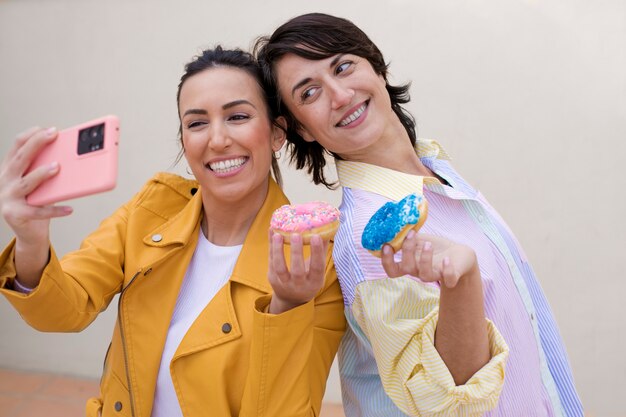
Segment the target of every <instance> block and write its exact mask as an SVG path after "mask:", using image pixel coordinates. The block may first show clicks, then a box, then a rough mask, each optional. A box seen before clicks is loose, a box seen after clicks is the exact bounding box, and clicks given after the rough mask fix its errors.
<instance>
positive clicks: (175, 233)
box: [143, 178, 289, 293]
mask: <svg viewBox="0 0 626 417" xmlns="http://www.w3.org/2000/svg"><path fill="white" fill-rule="evenodd" d="M284 204H289V200H287V197H285V194H284V193H283V192H282V190H281V189H280V187H279V186H278V184H276V182H275V181H274V180H273V179H272V178H270V179H269V185H268V192H267V197H266V198H265V201H264V202H263V205H262V206H261V209H260V210H259V212H258V214H257V216H256V217H255V219H254V221H253V222H252V225H251V226H250V230H249V231H248V234H247V236H246V239H245V241H244V243H243V248H242V249H241V253H240V255H239V258H238V260H237V263H236V264H235V268H234V269H233V273H232V276H231V280H232V281H236V282H239V283H242V284H245V285H248V286H250V287H253V288H256V289H258V290H260V291H264V292H267V293H269V292H271V286H270V284H269V282H268V280H267V269H268V254H269V237H268V228H269V224H270V220H271V218H272V213H273V212H274V210H276V209H277V208H278V207H280V206H282V205H284ZM202 216H203V209H202V196H201V190H198V192H196V193H195V195H194V196H193V197H192V198H191V200H190V202H189V203H188V204H187V205H186V206H185V207H184V208H183V209H182V210H181V211H180V212H178V213H177V214H176V215H175V216H174V217H172V218H171V219H169V220H168V221H167V222H165V223H163V224H162V225H161V226H159V227H157V228H156V229H154V230H152V231H151V232H150V233H149V234H147V235H146V236H144V238H143V242H144V243H145V244H146V245H148V246H152V247H158V248H163V247H167V246H170V245H183V246H184V245H187V244H188V243H190V241H191V240H192V239H193V240H194V241H195V239H196V238H197V234H198V233H199V230H198V228H199V227H200V220H201V219H202ZM190 219H196V221H195V222H194V221H190Z"/></svg>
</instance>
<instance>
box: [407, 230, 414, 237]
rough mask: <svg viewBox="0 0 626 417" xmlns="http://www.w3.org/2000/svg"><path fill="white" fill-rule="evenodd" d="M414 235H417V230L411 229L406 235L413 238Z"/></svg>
mask: <svg viewBox="0 0 626 417" xmlns="http://www.w3.org/2000/svg"><path fill="white" fill-rule="evenodd" d="M413 236H415V230H413V229H411V230H409V233H408V234H407V235H406V238H407V239H413Z"/></svg>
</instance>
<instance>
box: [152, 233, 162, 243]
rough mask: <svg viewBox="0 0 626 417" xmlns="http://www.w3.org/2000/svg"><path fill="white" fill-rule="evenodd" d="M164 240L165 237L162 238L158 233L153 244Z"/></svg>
mask: <svg viewBox="0 0 626 417" xmlns="http://www.w3.org/2000/svg"><path fill="white" fill-rule="evenodd" d="M162 240H163V236H161V235H160V234H158V233H156V234H154V235H152V241H153V242H160V241H162Z"/></svg>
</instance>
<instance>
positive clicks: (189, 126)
mask: <svg viewBox="0 0 626 417" xmlns="http://www.w3.org/2000/svg"><path fill="white" fill-rule="evenodd" d="M205 124H207V122H202V121H196V120H194V121H192V122H189V123H187V129H189V130H194V129H198V128H200V127H201V126H204V125H205Z"/></svg>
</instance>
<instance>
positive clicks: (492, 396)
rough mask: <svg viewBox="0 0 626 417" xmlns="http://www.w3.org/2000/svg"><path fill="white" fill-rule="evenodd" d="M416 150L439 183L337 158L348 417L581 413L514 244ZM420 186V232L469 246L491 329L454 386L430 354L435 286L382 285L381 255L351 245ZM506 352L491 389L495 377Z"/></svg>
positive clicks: (437, 160) (435, 148)
mask: <svg viewBox="0 0 626 417" xmlns="http://www.w3.org/2000/svg"><path fill="white" fill-rule="evenodd" d="M416 152H417V153H418V155H419V156H420V159H421V160H422V162H423V163H424V165H426V166H427V167H428V168H430V169H431V170H432V171H433V172H435V173H436V174H437V175H439V176H440V177H441V178H444V179H445V180H446V181H447V182H448V184H449V186H448V185H442V184H440V183H439V182H438V181H431V180H432V179H429V178H423V177H419V176H415V175H409V174H404V173H400V172H397V171H392V170H389V169H386V168H382V167H377V166H373V165H368V164H364V163H357V162H349V161H337V172H338V175H339V181H340V183H341V185H342V186H343V201H342V204H341V207H340V209H341V226H340V228H339V231H338V233H337V236H336V237H335V246H334V254H333V255H334V259H335V264H336V268H337V274H338V276H339V281H340V284H341V287H342V291H343V294H344V299H345V305H346V308H345V313H346V317H347V319H348V324H349V328H348V330H347V332H346V335H345V337H344V339H343V341H342V345H341V347H340V350H339V369H340V375H341V383H342V393H343V397H344V398H343V401H344V408H345V411H346V415H347V417H354V416H363V417H370V416H371V417H374V416H405V415H407V414H408V415H421V416H450V415H459V416H473V415H482V414H483V412H485V411H487V410H490V409H492V411H488V412H487V413H486V414H485V415H487V416H502V417H505V416H506V417H516V416H519V417H534V416H537V417H538V416H567V417H572V416H582V415H583V411H582V405H581V403H580V400H579V398H578V395H577V393H576V390H575V387H574V384H573V379H572V374H571V371H570V367H569V364H568V360H567V355H566V353H565V349H564V347H563V343H562V341H561V338H560V335H559V332H558V328H557V326H556V323H555V321H554V317H553V315H552V312H551V310H550V307H549V305H548V303H547V301H546V299H545V296H544V294H543V292H542V290H541V287H540V286H539V283H538V282H537V279H536V277H535V275H534V273H533V271H532V269H531V267H530V265H529V264H528V262H527V259H526V256H525V255H524V252H523V251H522V249H521V247H520V246H519V244H518V242H517V241H516V239H515V237H514V236H513V234H512V233H511V232H510V230H509V229H508V227H507V226H506V224H505V223H504V221H503V220H502V219H501V218H500V216H499V215H498V214H497V212H496V211H495V210H494V209H493V208H492V207H491V206H490V205H489V204H488V203H487V201H486V200H485V199H484V198H483V197H482V195H481V194H480V193H479V192H478V191H476V190H475V189H473V188H472V187H471V186H470V185H469V184H468V183H467V182H465V181H464V180H463V179H462V178H461V176H460V175H459V174H458V173H457V172H456V171H455V170H454V169H453V168H452V166H451V165H450V162H449V157H448V155H447V154H446V152H445V151H444V150H443V148H441V146H440V145H439V144H438V143H437V142H435V141H432V140H418V143H417V145H416ZM420 190H422V191H423V194H424V196H425V197H426V199H427V200H428V204H429V211H428V219H427V221H426V223H425V225H424V226H423V227H422V229H421V230H422V231H423V232H424V233H428V234H433V235H439V236H444V237H446V238H448V239H450V240H452V241H455V242H458V243H462V244H465V245H468V246H470V247H472V248H473V249H474V251H475V252H476V255H477V257H478V263H479V268H480V272H481V276H482V279H483V286H484V293H485V313H486V316H487V318H488V319H489V320H490V321H491V322H492V323H493V324H495V327H493V326H491V327H490V342H491V347H492V352H491V353H492V356H493V357H492V359H491V361H490V362H489V363H488V364H487V365H485V367H484V368H482V369H481V370H480V371H479V372H477V373H476V374H475V375H474V377H472V379H470V380H469V381H468V382H467V383H466V384H465V385H463V386H459V387H454V384H453V382H452V378H451V376H450V374H449V372H448V370H447V368H445V365H444V364H443V362H442V361H441V359H440V358H439V355H438V354H437V352H436V350H435V349H434V343H433V335H434V330H435V327H436V320H437V305H438V299H439V298H438V297H439V290H438V287H437V286H436V285H433V284H424V283H421V282H420V281H418V280H416V279H413V278H411V277H403V278H399V279H389V278H387V277H386V275H385V272H384V270H383V269H382V266H381V265H380V260H379V259H378V258H375V257H374V256H372V255H370V254H369V253H368V252H367V251H366V250H365V249H363V247H362V246H361V239H360V237H361V234H362V231H363V228H364V227H365V224H366V223H367V221H368V220H369V218H370V217H371V215H372V214H373V213H374V212H375V211H376V210H377V209H378V208H379V207H380V206H382V205H383V204H384V203H386V202H388V201H391V200H393V201H397V200H400V199H401V198H403V197H404V196H406V195H407V194H409V193H412V192H415V191H418V192H419V191H420ZM496 328H497V330H496ZM498 331H499V333H498ZM500 335H501V336H500ZM501 337H502V338H503V339H504V340H505V341H506V343H505V342H504V341H502V340H501ZM506 345H508V347H509V349H510V351H508V354H509V358H508V360H507V363H506V378H505V379H504V386H503V387H502V385H501V380H500V381H499V380H498V377H499V375H498V374H499V372H502V370H503V367H504V361H505V358H506V354H507V349H506ZM499 384H500V385H499ZM500 388H501V389H502V391H501V392H500ZM498 394H499V401H497V399H498ZM496 401H497V404H496ZM494 407H495V409H494Z"/></svg>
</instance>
